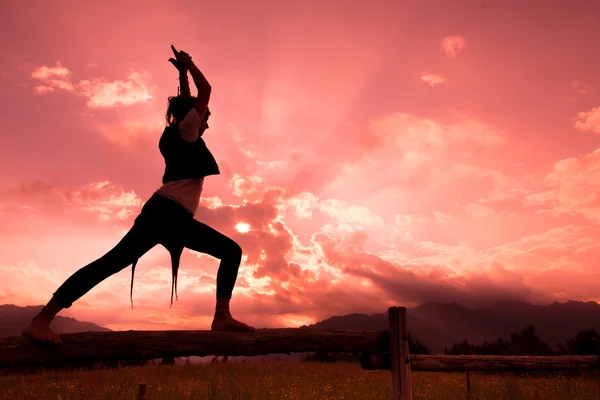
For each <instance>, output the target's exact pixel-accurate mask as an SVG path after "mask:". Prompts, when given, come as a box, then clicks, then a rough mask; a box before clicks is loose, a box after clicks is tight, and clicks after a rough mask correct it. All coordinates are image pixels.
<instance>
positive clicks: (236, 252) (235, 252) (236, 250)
mask: <svg viewBox="0 0 600 400" xmlns="http://www.w3.org/2000/svg"><path fill="white" fill-rule="evenodd" d="M227 253H228V255H229V256H230V257H235V258H239V259H240V260H241V259H242V247H241V246H240V245H239V244H237V242H236V241H234V240H231V242H230V244H229V249H228V251H227Z"/></svg>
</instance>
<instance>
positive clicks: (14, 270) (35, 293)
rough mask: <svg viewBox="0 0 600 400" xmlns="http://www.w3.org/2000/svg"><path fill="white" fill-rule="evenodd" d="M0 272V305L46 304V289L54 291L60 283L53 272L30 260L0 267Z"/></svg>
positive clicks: (47, 298)
mask: <svg viewBox="0 0 600 400" xmlns="http://www.w3.org/2000/svg"><path fill="white" fill-rule="evenodd" d="M0 271H1V272H2V276H3V285H2V290H0V304H16V305H21V306H26V305H32V304H46V302H47V301H48V300H49V297H48V287H53V288H54V289H56V288H57V287H58V285H60V284H61V283H62V282H61V281H60V278H57V274H56V271H55V270H49V269H48V268H41V267H40V266H39V265H38V264H36V263H35V262H34V261H32V260H23V261H19V262H18V263H16V264H15V265H0ZM24 288H26V290H24Z"/></svg>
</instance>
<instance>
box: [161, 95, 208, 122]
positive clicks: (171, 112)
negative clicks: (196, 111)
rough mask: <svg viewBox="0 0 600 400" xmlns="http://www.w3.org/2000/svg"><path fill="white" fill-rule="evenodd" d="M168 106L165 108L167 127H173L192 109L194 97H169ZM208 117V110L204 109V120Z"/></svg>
mask: <svg viewBox="0 0 600 400" xmlns="http://www.w3.org/2000/svg"><path fill="white" fill-rule="evenodd" d="M168 100H169V106H168V107H167V115H166V119H167V125H169V126H173V125H176V124H178V123H180V122H181V121H182V120H183V118H184V117H185V116H186V115H187V113H188V112H189V111H190V110H191V109H192V108H193V107H194V102H195V101H196V97H194V96H186V97H183V96H171V97H169V99H168ZM209 115H210V110H209V109H208V107H206V114H205V115H204V119H207V118H208V116H209Z"/></svg>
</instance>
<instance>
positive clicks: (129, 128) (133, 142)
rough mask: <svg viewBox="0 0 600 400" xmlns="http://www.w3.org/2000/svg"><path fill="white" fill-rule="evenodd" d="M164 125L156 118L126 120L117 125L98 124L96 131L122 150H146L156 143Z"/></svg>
mask: <svg viewBox="0 0 600 400" xmlns="http://www.w3.org/2000/svg"><path fill="white" fill-rule="evenodd" d="M164 126H165V123H164V121H163V120H162V119H160V118H156V116H153V117H150V118H148V119H147V120H127V121H122V122H120V123H117V124H110V125H109V124H99V125H98V130H99V131H100V133H101V134H102V136H104V137H105V138H106V139H107V140H108V141H110V142H112V143H114V144H116V145H118V146H120V147H124V148H128V149H135V148H144V149H145V148H148V147H150V146H156V141H157V140H158V137H159V135H160V134H161V133H162V131H163V129H164Z"/></svg>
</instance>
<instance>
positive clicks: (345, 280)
mask: <svg viewBox="0 0 600 400" xmlns="http://www.w3.org/2000/svg"><path fill="white" fill-rule="evenodd" d="M124 3H125V5H124V4H123V2H116V1H103V2H94V4H93V5H92V2H75V1H68V2H67V1H63V2H60V1H59V2H43V1H27V2H21V1H7V2H3V5H2V16H1V17H0V18H1V21H2V24H1V27H0V44H1V47H0V49H1V50H0V55H1V58H2V60H3V62H2V65H1V66H0V81H1V84H2V91H1V92H0V121H1V122H2V124H1V126H0V138H1V146H0V276H1V278H2V284H1V285H0V304H4V303H11V304H17V305H21V306H25V305H37V304H44V303H46V301H47V300H48V299H49V298H50V296H51V295H52V293H53V292H54V291H55V290H56V288H57V287H58V286H59V285H60V284H61V283H62V282H63V281H64V280H65V279H66V278H68V277H69V276H70V275H71V274H72V273H73V272H75V271H76V270H77V269H79V268H80V267H82V266H84V265H86V264H87V263H89V262H91V261H93V260H95V259H96V258H98V257H100V256H102V255H103V254H104V253H105V252H106V251H108V250H109V249H110V248H112V246H114V245H115V244H116V243H117V242H118V240H120V238H121V237H122V235H123V234H124V233H125V232H126V231H127V230H128V229H129V228H130V227H131V224H132V223H133V219H134V218H135V216H136V215H137V213H138V211H139V210H140V208H141V206H142V204H143V202H144V201H146V200H147V199H148V198H149V196H151V194H152V193H153V191H154V190H156V189H157V188H158V187H159V186H160V183H161V177H162V172H163V168H164V162H163V159H162V157H161V156H160V153H159V151H158V144H157V142H158V139H159V137H160V135H161V133H162V129H163V127H164V114H165V111H166V101H167V100H166V99H167V97H168V96H170V95H174V94H176V88H177V74H176V71H175V69H174V68H173V66H172V65H171V64H170V63H169V62H168V61H167V59H168V58H169V57H171V56H172V53H171V50H170V47H169V46H170V45H171V44H174V45H175V46H176V47H177V48H178V49H183V50H185V51H187V52H189V53H190V54H191V55H192V57H193V59H194V60H195V62H196V64H197V65H198V66H199V67H200V69H201V70H202V71H203V72H204V73H205V75H206V76H207V78H208V80H209V81H210V83H211V85H212V87H213V94H212V98H211V103H210V107H211V111H212V116H211V124H210V126H211V128H210V130H209V131H207V133H206V134H205V136H204V137H205V141H206V143H207V144H208V146H209V148H210V149H211V151H212V152H213V154H214V155H215V158H216V159H217V161H218V163H219V165H220V167H221V171H222V173H221V175H219V176H212V177H208V178H207V179H206V180H205V185H204V192H203V198H202V200H201V206H200V209H199V210H198V212H197V214H196V218H197V219H199V220H201V221H204V222H206V223H208V224H210V225H211V226H213V227H215V228H216V229H218V230H219V231H221V232H223V233H225V234H227V235H229V236H230V237H232V238H233V239H235V240H236V241H237V242H238V243H239V244H240V245H241V246H242V248H243V250H244V259H243V261H242V266H241V268H240V273H239V276H238V280H237V284H236V287H235V289H234V293H233V299H232V304H231V307H232V313H233V315H234V317H236V318H239V319H241V320H243V321H244V322H249V323H251V324H254V326H256V327H281V326H290V327H293V326H299V325H301V324H308V323H313V322H315V321H317V320H319V319H323V318H326V317H329V316H332V315H341V314H347V313H352V312H363V313H378V312H384V311H385V310H386V309H387V307H388V306H391V305H405V306H409V307H410V306H414V305H416V304H420V303H423V302H432V301H439V302H451V301H458V302H459V303H461V304H463V305H466V306H471V307H477V306H480V305H483V304H485V303H488V302H491V301H500V300H515V299H517V300H526V301H530V302H533V303H536V304H548V303H551V302H553V301H559V302H564V301H567V300H570V299H572V300H582V301H588V300H593V301H598V300H600V274H599V273H598V267H597V263H598V259H599V257H600V244H599V240H598V239H599V238H600V224H599V223H600V199H598V197H597V194H596V191H597V188H598V187H599V186H600V141H599V139H600V137H599V134H600V75H599V74H598V65H600V53H599V52H598V38H599V37H600V25H598V24H597V17H596V16H597V15H598V13H600V3H598V2H597V1H593V0H589V1H583V0H582V1H577V2H566V1H555V0H553V1H541V0H535V1H533V0H532V1H527V2H522V1H487V2H481V1H461V2H443V1H418V2H417V1H397V0H394V1H376V2H371V3H367V2H353V3H352V4H354V3H356V4H355V5H352V6H351V5H350V3H348V2H346V1H327V2H322V1H302V2H296V3H297V4H301V6H300V5H292V4H291V3H290V2H280V1H271V2H267V1H258V2H246V1H239V2H233V1H231V2H219V3H217V2H198V1H193V2H192V1H170V2H166V1H161V2H159V1H144V2H133V1H132V2H124ZM324 3H326V5H324ZM193 93H195V90H194V89H193ZM238 224H247V225H249V227H250V228H249V231H248V232H240V231H239V229H236V226H238V227H239V226H242V225H238ZM217 266H218V260H216V259H213V258H212V257H210V256H205V255H201V254H198V253H194V252H191V251H188V250H186V251H185V252H184V255H183V259H182V264H181V269H180V271H179V281H178V289H179V301H178V302H174V304H173V307H172V308H169V302H170V285H171V270H170V264H169V257H168V253H167V252H166V250H164V248H162V247H161V246H157V247H156V248H154V249H153V250H151V251H150V252H149V253H147V254H146V255H145V256H144V257H143V258H141V259H140V262H139V264H138V267H137V268H136V279H135V284H134V293H133V296H134V299H133V300H134V309H133V310H132V309H131V306H130V303H129V284H130V277H131V269H130V268H127V269H125V270H123V271H121V272H120V273H118V274H115V275H113V276H111V277H109V278H108V279H107V280H105V281H103V282H102V283H101V284H99V285H98V286H97V287H95V288H94V289H92V290H91V291H90V292H89V293H88V294H86V295H85V296H84V297H82V298H81V299H80V300H78V301H77V302H76V303H75V304H74V305H73V306H72V307H71V308H70V309H68V310H65V311H63V312H62V313H61V314H60V315H64V316H72V317H74V318H77V319H82V320H87V321H93V322H96V323H98V324H101V325H103V326H106V327H109V328H111V329H116V330H120V329H123V330H127V329H156V330H160V329H208V327H209V325H210V321H211V316H212V313H213V311H214V297H215V277H216V272H217Z"/></svg>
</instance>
